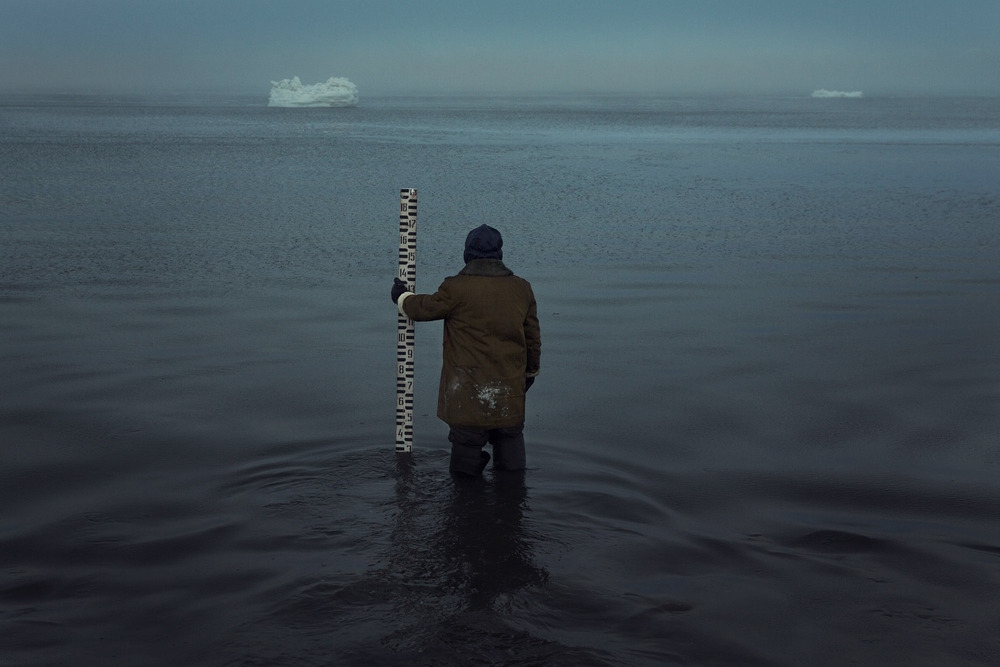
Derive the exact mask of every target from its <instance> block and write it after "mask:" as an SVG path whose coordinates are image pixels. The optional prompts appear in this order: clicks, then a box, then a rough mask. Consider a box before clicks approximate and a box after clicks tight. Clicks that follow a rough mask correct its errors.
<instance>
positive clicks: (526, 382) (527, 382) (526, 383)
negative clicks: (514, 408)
mask: <svg viewBox="0 0 1000 667" xmlns="http://www.w3.org/2000/svg"><path fill="white" fill-rule="evenodd" d="M533 384H535V376H534V375H529V376H528V377H526V378H524V393H528V390H529V389H531V385H533Z"/></svg>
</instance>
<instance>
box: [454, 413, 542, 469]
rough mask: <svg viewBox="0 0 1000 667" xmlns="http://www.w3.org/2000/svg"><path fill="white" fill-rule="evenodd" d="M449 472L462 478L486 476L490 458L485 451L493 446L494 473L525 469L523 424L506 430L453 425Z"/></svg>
mask: <svg viewBox="0 0 1000 667" xmlns="http://www.w3.org/2000/svg"><path fill="white" fill-rule="evenodd" d="M450 428H451V430H450V431H449V432H448V440H449V441H450V442H451V464H450V465H449V466H448V468H449V470H450V471H451V472H454V473H458V474H461V475H471V476H473V477H478V476H479V475H481V474H482V473H483V470H484V469H485V468H486V464H487V463H489V462H490V455H489V454H487V453H486V452H484V451H483V447H484V446H485V445H487V444H490V445H493V469H494V470H524V423H523V422H522V423H520V424H518V425H517V426H509V427H507V428H493V429H475V428H465V427H458V426H451V427H450Z"/></svg>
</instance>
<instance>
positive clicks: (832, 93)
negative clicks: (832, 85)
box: [812, 88, 864, 98]
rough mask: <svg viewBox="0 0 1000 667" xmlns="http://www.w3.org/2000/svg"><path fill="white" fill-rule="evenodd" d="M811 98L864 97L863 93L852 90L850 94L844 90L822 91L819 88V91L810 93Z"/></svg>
mask: <svg viewBox="0 0 1000 667" xmlns="http://www.w3.org/2000/svg"><path fill="white" fill-rule="evenodd" d="M812 96H813V97H854V98H858V97H864V93H862V92H861V91H860V90H852V91H850V92H848V91H844V90H824V89H823V88H820V89H819V90H814V91H813V93H812Z"/></svg>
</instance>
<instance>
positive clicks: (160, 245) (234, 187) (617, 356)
mask: <svg viewBox="0 0 1000 667" xmlns="http://www.w3.org/2000/svg"><path fill="white" fill-rule="evenodd" d="M998 166H1000V102H998V101H997V100H995V99H898V100H897V99H860V100H856V99H847V100H842V99H833V100H829V99H828V100H814V99H809V98H804V99H751V98H707V99H671V98H627V99H622V98H527V99H461V98H413V99H402V98H394V99H388V98H387V99H370V100H363V101H362V105H361V106H359V107H357V108H352V109H326V110H323V109H319V110H317V109H308V110H306V109H291V110H289V109H270V108H267V107H265V106H263V101H261V100H250V99H240V98H231V99H202V100H195V99H191V98H170V99H145V100H134V99H102V98H94V97H68V96H59V97H50V98H41V97H30V96H20V97H13V96H8V97H4V98H0V499H2V507H3V511H2V513H0V664H3V665H5V666H6V665H64V664H74V665H90V664H93V665H107V664H122V665H126V664H127V665H132V664H136V665H137V664H143V665H161V664H162V665H178V664H186V665H269V664H275V665H328V664H329V665H340V664H385V665H392V664H399V665H442V664H518V665H542V664H545V665H550V664H555V665H639V664H650V665H653V664H657V665H658V664H690V665H802V664H814V665H845V664H909V665H942V664H948V665H996V664H998V663H1000V633H998V632H997V628H998V627H1000V607H998V606H997V603H996V600H997V597H998V595H1000V483H998V482H997V473H998V471H1000V447H998V445H1000V442H998V436H1000V342H998V341H1000V337H998V332H1000V314H998V309H997V307H996V303H997V300H998V295H1000V261H998V260H1000V224H998V223H1000V187H998V185H997V180H996V174H997V173H998V169H997V168H998ZM401 187H416V188H418V190H419V196H420V209H419V219H418V220H419V222H418V251H417V286H418V288H419V289H420V290H421V291H431V290H433V289H434V288H435V287H436V286H437V285H438V284H439V283H440V281H441V280H442V279H443V278H444V277H445V276H448V275H452V274H454V273H455V272H457V271H458V270H459V269H460V268H461V265H460V262H461V251H462V247H461V246H462V241H463V240H464V236H465V233H466V232H467V231H468V230H469V229H471V228H472V227H475V226H477V225H479V224H482V223H484V222H485V223H488V224H491V225H493V226H495V227H497V228H498V229H500V230H501V232H502V233H503V234H504V239H505V245H504V250H505V260H506V262H507V264H508V266H510V267H511V268H512V269H513V270H514V271H515V272H517V273H518V274H519V275H521V276H523V277H525V278H527V279H528V280H530V281H531V282H532V284H533V286H534V288H535V293H536V296H537V298H538V302H539V317H540V321H541V326H542V342H543V349H542V374H541V376H540V377H539V380H538V381H537V382H536V383H535V385H534V387H533V388H532V390H531V392H530V393H529V396H528V399H529V405H528V419H527V426H526V430H525V433H526V438H527V442H528V465H529V470H528V471H527V473H526V474H525V475H524V476H523V477H519V476H513V477H508V476H503V475H495V474H494V473H492V472H490V471H488V472H487V474H486V476H485V478H484V479H483V480H482V481H480V482H476V483H466V484H457V483H456V482H455V481H454V480H452V479H451V478H450V476H449V475H448V473H447V457H448V449H447V447H448V443H447V441H446V432H447V431H446V427H445V426H444V425H443V424H441V423H440V422H438V421H437V419H436V418H435V416H434V412H435V402H436V381H437V374H438V370H439V363H440V352H439V350H440V336H441V327H440V324H439V323H422V324H420V325H419V326H418V330H417V358H416V413H417V414H416V424H415V441H414V451H413V454H412V455H410V456H407V455H397V454H396V453H395V452H394V451H393V444H394V418H395V408H394V406H395V319H396V312H395V309H394V307H393V305H392V304H391V303H390V300H389V294H388V292H389V287H390V286H391V282H392V278H393V276H394V275H395V270H396V228H397V224H398V219H397V216H396V212H397V207H398V190H399V188H401Z"/></svg>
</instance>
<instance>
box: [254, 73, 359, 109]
mask: <svg viewBox="0 0 1000 667" xmlns="http://www.w3.org/2000/svg"><path fill="white" fill-rule="evenodd" d="M357 105H358V87H357V86H355V85H354V84H353V83H352V82H351V81H350V80H348V79H344V78H342V77H335V76H331V77H330V78H329V79H327V80H326V81H325V82H322V83H314V84H311V85H303V84H302V82H301V81H299V77H297V76H293V77H292V78H291V79H282V80H281V81H272V82H271V96H270V98H269V99H268V101H267V106H269V107H353V106H357Z"/></svg>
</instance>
